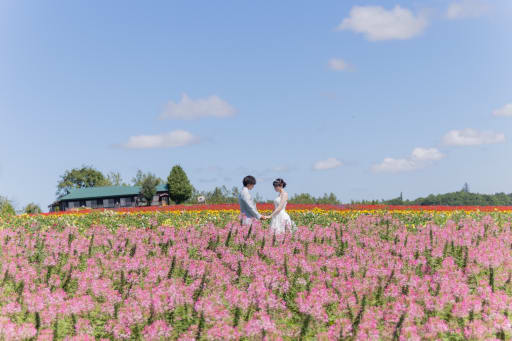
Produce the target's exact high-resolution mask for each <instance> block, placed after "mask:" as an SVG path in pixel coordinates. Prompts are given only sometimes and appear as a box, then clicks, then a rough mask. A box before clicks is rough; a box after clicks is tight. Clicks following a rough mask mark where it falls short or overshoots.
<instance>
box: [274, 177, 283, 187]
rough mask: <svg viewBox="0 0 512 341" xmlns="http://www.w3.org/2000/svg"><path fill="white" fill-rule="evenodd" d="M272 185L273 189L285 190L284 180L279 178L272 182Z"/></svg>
mask: <svg viewBox="0 0 512 341" xmlns="http://www.w3.org/2000/svg"><path fill="white" fill-rule="evenodd" d="M272 185H274V187H283V188H285V187H286V182H284V180H283V179H281V178H277V179H275V180H274V182H273V183H272Z"/></svg>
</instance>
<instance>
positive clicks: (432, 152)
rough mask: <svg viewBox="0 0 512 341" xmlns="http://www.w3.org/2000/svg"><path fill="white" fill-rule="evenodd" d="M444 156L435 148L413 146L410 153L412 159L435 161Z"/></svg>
mask: <svg viewBox="0 0 512 341" xmlns="http://www.w3.org/2000/svg"><path fill="white" fill-rule="evenodd" d="M442 158H444V154H443V153H441V152H440V151H439V150H437V149H436V148H414V149H413V151H412V153H411V160H413V161H436V160H441V159H442Z"/></svg>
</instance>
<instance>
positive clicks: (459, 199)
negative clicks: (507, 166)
mask: <svg viewBox="0 0 512 341" xmlns="http://www.w3.org/2000/svg"><path fill="white" fill-rule="evenodd" d="M382 203H383V204H387V205H422V206H429V205H443V206H512V193H511V194H505V193H496V194H479V193H470V192H467V191H458V192H452V193H446V194H437V195H434V194H430V195H429V196H427V197H424V198H418V199H415V200H402V198H400V197H398V198H395V199H391V200H383V201H382Z"/></svg>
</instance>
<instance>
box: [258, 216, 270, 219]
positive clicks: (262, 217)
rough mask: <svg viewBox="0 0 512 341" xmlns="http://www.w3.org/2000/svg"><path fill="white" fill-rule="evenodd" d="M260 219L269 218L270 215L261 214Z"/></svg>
mask: <svg viewBox="0 0 512 341" xmlns="http://www.w3.org/2000/svg"><path fill="white" fill-rule="evenodd" d="M260 219H261V220H267V219H270V216H268V215H262V216H261V218H260Z"/></svg>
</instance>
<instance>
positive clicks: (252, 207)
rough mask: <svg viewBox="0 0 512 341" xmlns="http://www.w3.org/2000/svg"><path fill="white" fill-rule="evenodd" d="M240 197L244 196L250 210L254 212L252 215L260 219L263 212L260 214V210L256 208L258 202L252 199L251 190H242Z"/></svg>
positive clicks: (243, 198)
mask: <svg viewBox="0 0 512 341" xmlns="http://www.w3.org/2000/svg"><path fill="white" fill-rule="evenodd" d="M240 198H242V200H243V201H244V202H245V204H246V205H247V207H248V208H249V211H250V212H251V213H252V215H254V216H255V217H256V218H258V219H261V214H260V212H258V209H257V208H256V204H255V203H254V201H253V200H252V199H251V196H250V194H249V191H248V190H242V193H241V195H240Z"/></svg>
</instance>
